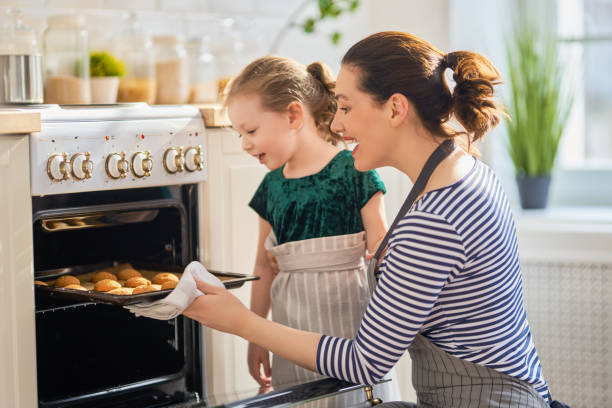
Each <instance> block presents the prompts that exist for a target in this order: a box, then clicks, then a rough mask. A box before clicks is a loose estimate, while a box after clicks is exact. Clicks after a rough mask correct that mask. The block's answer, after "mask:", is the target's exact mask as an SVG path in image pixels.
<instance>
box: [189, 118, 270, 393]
mask: <svg viewBox="0 0 612 408" xmlns="http://www.w3.org/2000/svg"><path fill="white" fill-rule="evenodd" d="M206 132H207V169H208V180H207V181H206V182H205V183H203V187H204V188H201V189H200V191H201V197H200V200H199V201H200V203H201V207H202V208H201V209H200V211H201V212H200V214H202V216H201V217H200V243H201V245H202V247H201V248H200V259H201V261H202V262H203V263H204V265H206V266H207V267H208V268H210V269H214V270H220V271H229V272H239V273H248V274H250V273H252V272H253V265H254V262H255V254H256V250H257V236H258V235H257V232H258V220H257V214H256V213H255V212H254V211H253V210H251V209H250V208H249V207H248V202H249V200H250V199H251V197H252V196H253V194H254V193H255V190H256V189H257V186H258V185H259V183H260V182H261V180H262V179H263V177H264V175H265V174H266V173H267V169H266V167H264V166H262V165H261V164H259V162H258V161H257V160H256V159H255V158H253V157H251V156H250V155H248V154H247V153H245V152H244V151H243V150H242V148H241V143H240V139H239V138H238V136H237V133H236V132H234V131H233V130H231V129H229V128H208V129H207V130H206ZM250 291H251V285H249V284H246V285H244V286H243V287H241V288H239V289H236V290H234V291H232V292H233V293H234V294H235V295H236V296H238V297H239V298H240V300H241V301H242V302H243V303H244V304H245V305H247V306H248V305H249V304H250ZM204 338H205V342H206V359H207V360H206V361H207V376H206V388H207V394H208V395H209V396H219V395H226V394H228V393H242V392H244V393H246V394H245V395H244V396H245V397H246V396H249V395H250V394H248V393H249V392H251V393H252V392H253V390H256V389H257V388H258V384H257V383H256V382H255V380H253V379H252V378H251V376H250V375H249V371H248V366H247V363H246V357H247V342H246V341H244V340H243V339H241V338H239V337H237V336H232V335H228V334H225V333H221V332H218V331H213V330H210V329H205V334H204ZM237 396H238V395H237Z"/></svg>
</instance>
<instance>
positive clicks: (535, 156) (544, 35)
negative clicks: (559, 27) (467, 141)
mask: <svg viewBox="0 0 612 408" xmlns="http://www.w3.org/2000/svg"><path fill="white" fill-rule="evenodd" d="M536 15H537V13H533V10H531V12H530V10H528V4H527V2H525V1H523V0H520V1H519V2H518V6H517V8H516V14H515V20H514V26H513V31H512V35H511V36H510V37H509V40H508V41H507V43H506V55H507V61H508V69H509V74H510V75H509V77H510V84H509V85H510V87H509V91H510V92H509V93H510V95H509V101H508V103H507V106H508V113H509V117H508V118H507V131H508V148H509V152H510V156H511V157H512V161H513V163H514V168H515V171H516V180H517V183H518V188H519V195H520V199H521V206H522V207H523V208H525V209H530V208H545V207H546V205H547V201H548V190H549V186H550V179H551V174H552V171H553V167H554V164H555V158H556V156H557V150H558V147H559V141H560V139H561V136H562V134H563V129H564V127H565V124H566V122H567V118H568V114H569V110H570V108H571V104H572V98H571V96H570V95H569V94H564V93H563V91H562V81H563V68H562V65H561V61H560V60H559V52H558V41H557V38H556V33H555V32H554V26H553V25H552V24H546V23H542V22H541V21H539V22H538V24H536V21H535V19H536V18H537V17H535V16H536Z"/></svg>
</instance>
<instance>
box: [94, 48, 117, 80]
mask: <svg viewBox="0 0 612 408" xmlns="http://www.w3.org/2000/svg"><path fill="white" fill-rule="evenodd" d="M89 74H90V76H92V77H105V76H118V77H120V76H123V74H125V68H124V67H123V63H122V62H121V61H119V60H118V59H116V58H115V57H113V56H112V55H111V54H110V53H108V52H106V51H101V52H92V53H90V54H89Z"/></svg>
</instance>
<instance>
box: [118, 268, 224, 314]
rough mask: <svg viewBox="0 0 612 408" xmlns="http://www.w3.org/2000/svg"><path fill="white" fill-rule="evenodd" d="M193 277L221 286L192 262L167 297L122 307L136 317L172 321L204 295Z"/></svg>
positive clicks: (204, 270)
mask: <svg viewBox="0 0 612 408" xmlns="http://www.w3.org/2000/svg"><path fill="white" fill-rule="evenodd" d="M193 275H195V276H197V278H198V279H199V280H201V281H203V282H206V283H209V284H211V285H215V286H219V287H222V286H223V283H221V281H220V280H219V278H217V277H216V276H215V275H213V274H211V273H210V272H208V271H207V270H206V268H205V267H204V265H202V264H201V263H199V262H197V261H193V262H192V263H190V264H189V265H187V267H186V268H185V270H184V271H183V275H182V276H181V279H180V280H179V282H178V284H177V285H176V288H174V290H173V291H172V292H170V293H169V294H168V296H166V297H165V298H163V299H160V300H156V301H154V302H146V303H145V302H142V303H137V304H133V305H128V306H124V307H125V308H126V309H128V310H129V311H130V312H132V313H134V314H135V315H136V316H144V317H150V318H151V319H157V320H170V319H174V318H175V317H177V316H178V315H180V314H181V313H183V311H184V310H185V309H186V308H187V307H188V306H189V305H190V304H191V303H192V302H193V301H194V300H195V298H197V297H198V296H201V295H203V294H204V293H202V292H201V291H200V290H199V289H198V288H197V287H196V283H195V280H194V279H193Z"/></svg>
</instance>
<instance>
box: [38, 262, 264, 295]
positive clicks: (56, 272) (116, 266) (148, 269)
mask: <svg viewBox="0 0 612 408" xmlns="http://www.w3.org/2000/svg"><path fill="white" fill-rule="evenodd" d="M125 267H130V268H134V269H136V270H138V271H140V272H141V273H142V274H143V276H145V277H147V274H148V273H159V272H171V273H175V274H177V275H178V276H179V277H180V275H181V274H182V273H183V270H184V269H185V268H184V267H180V266H170V265H159V264H143V263H138V262H129V263H117V262H114V263H113V262H107V263H100V264H95V265H85V266H76V267H71V268H61V269H53V270H48V271H40V272H37V273H36V274H35V275H36V280H39V281H42V282H46V283H49V282H53V281H55V278H57V277H59V276H62V275H72V276H76V277H77V278H79V279H81V280H86V279H87V278H88V277H91V275H93V274H94V273H95V272H97V271H100V270H105V271H109V272H113V273H115V274H116V272H118V271H119V270H121V269H123V268H125ZM208 271H209V272H210V273H212V274H213V275H215V276H216V277H218V278H219V279H220V280H221V282H223V284H224V285H225V288H226V289H236V288H239V287H241V286H242V285H244V283H245V282H248V281H253V280H257V279H259V277H257V276H253V275H245V274H241V273H233V272H220V271H213V270H208ZM34 287H35V288H36V292H37V294H40V295H46V296H48V297H50V298H57V299H66V300H75V301H79V302H95V303H106V304H110V305H116V306H127V305H132V304H135V303H140V302H151V301H154V300H157V299H161V298H163V297H165V296H166V295H168V294H169V293H170V292H172V289H165V290H158V291H155V292H146V293H138V294H136V295H113V294H109V293H105V292H96V291H94V290H87V291H84V290H77V289H66V288H60V287H55V286H43V285H34Z"/></svg>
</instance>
